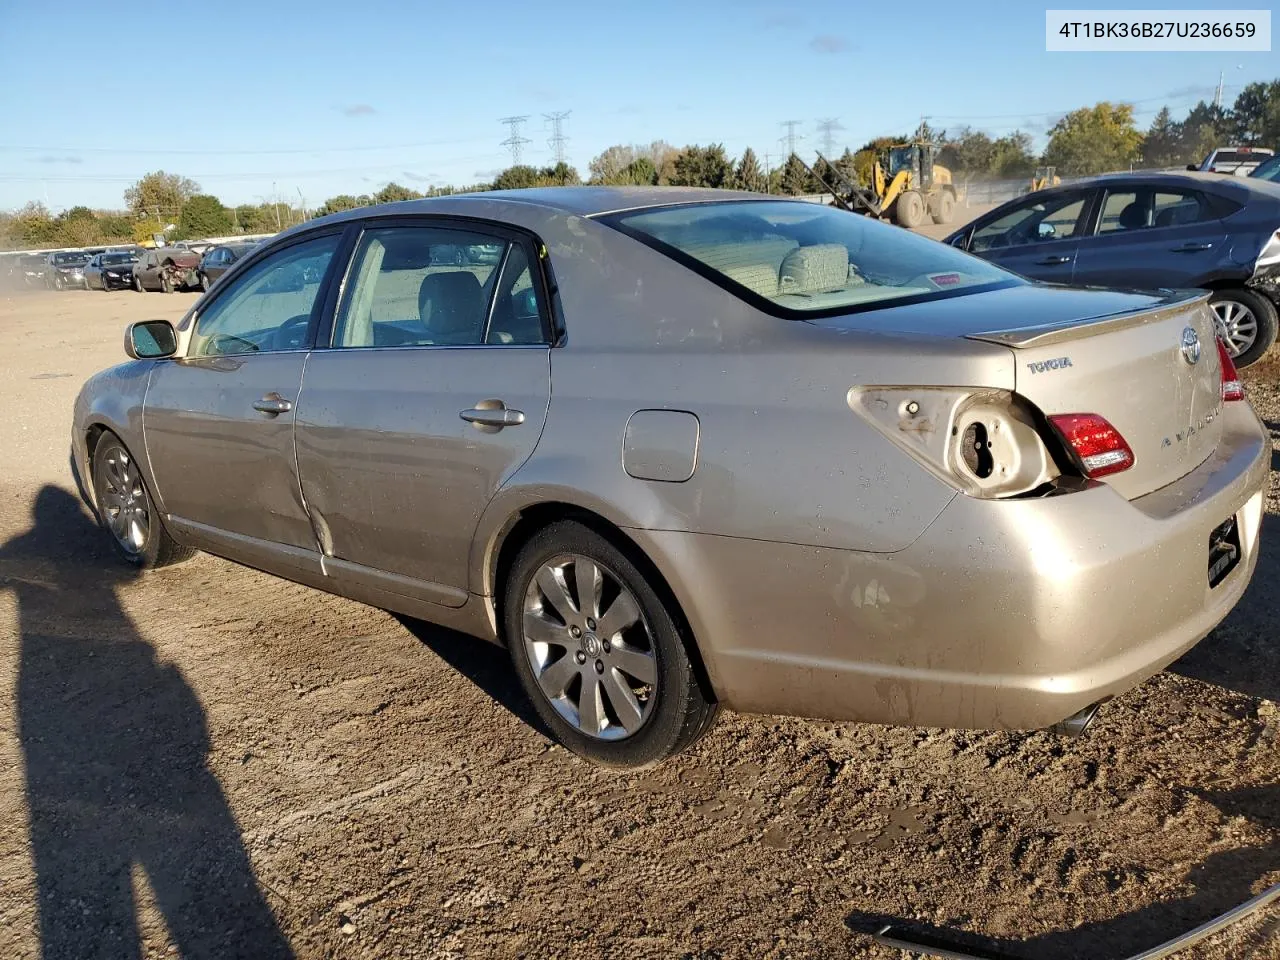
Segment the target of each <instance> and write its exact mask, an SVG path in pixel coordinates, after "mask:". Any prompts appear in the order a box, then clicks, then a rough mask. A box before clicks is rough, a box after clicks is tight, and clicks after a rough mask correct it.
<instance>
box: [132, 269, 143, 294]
mask: <svg viewBox="0 0 1280 960" xmlns="http://www.w3.org/2000/svg"><path fill="white" fill-rule="evenodd" d="M133 289H135V290H137V291H138V292H139V293H142V292H143V291H142V278H141V277H140V276H138V275H137V274H136V273H135V274H134V275H133Z"/></svg>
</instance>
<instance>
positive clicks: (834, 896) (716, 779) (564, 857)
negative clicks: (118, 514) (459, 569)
mask: <svg viewBox="0 0 1280 960" xmlns="http://www.w3.org/2000/svg"><path fill="white" fill-rule="evenodd" d="M191 300H192V296H190V295H181V294H178V295H171V296H165V295H163V294H134V293H113V294H103V293H98V292H94V293H87V292H86V293H65V294H53V293H33V294H23V295H13V296H9V297H7V298H5V297H3V296H0V330H3V331H4V335H5V336H4V342H5V349H4V352H3V355H2V359H0V404H2V408H3V409H4V410H5V411H7V415H6V416H5V417H4V418H3V421H2V422H0V445H2V448H3V449H5V450H8V451H9V452H8V454H6V455H5V456H4V458H3V461H4V467H3V469H0V823H2V824H3V825H4V828H3V830H0V957H4V958H14V960H18V958H29V957H36V956H38V955H41V953H42V948H43V956H44V957H46V958H48V960H62V958H71V957H77V958H78V957H104V958H107V957H110V958H117V957H129V956H146V957H169V956H174V955H181V956H185V957H216V958H226V957H261V958H278V957H287V956H297V957H304V958H313V957H316V958H318V957H334V958H383V957H412V958H453V957H477V956H496V957H519V956H524V957H546V956H557V957H560V956H564V957H627V958H639V957H663V958H666V957H682V958H683V957H687V958H722V957H723V958H730V957H733V958H736V957H753V958H754V957H814V958H826V957H836V956H847V957H866V958H892V957H899V956H902V955H901V954H899V953H898V952H897V951H895V950H890V949H886V948H882V947H880V946H878V945H876V944H875V943H874V942H873V941H872V940H871V939H870V938H869V937H867V936H866V931H868V930H873V929H875V928H876V926H877V924H879V923H881V922H882V921H883V920H885V919H888V918H897V919H901V920H905V921H910V922H912V923H915V924H918V925H923V926H925V927H939V928H947V929H949V930H956V931H967V932H969V933H970V934H974V935H978V934H980V935H982V937H983V938H985V939H981V940H969V941H967V942H969V943H974V944H979V943H982V944H986V945H987V946H988V948H991V947H998V948H999V949H1002V950H1004V951H1006V952H1007V953H1008V954H1009V955H1011V956H1017V957H1024V958H1037V960H1067V958H1089V960H1106V958H1113V957H1123V956H1128V955H1130V954H1133V953H1136V952H1138V951H1139V950H1142V949H1145V948H1148V947H1150V946H1153V945H1154V944H1156V943H1159V942H1161V941H1163V940H1165V939H1166V938H1168V937H1170V936H1172V935H1175V934H1177V933H1180V932H1183V931H1185V930H1187V929H1190V928H1191V927H1194V926H1196V925H1198V924H1200V923H1202V922H1204V921H1205V920H1207V919H1209V918H1210V917H1213V916H1215V915H1217V914H1218V913H1220V912H1222V911H1224V910H1226V909H1229V908H1230V907H1232V906H1235V905H1236V904H1238V903H1240V902H1242V901H1244V900H1246V899H1248V898H1249V897H1250V896H1251V895H1252V894H1254V893H1256V892H1258V891H1259V890H1261V889H1263V888H1264V887H1265V886H1267V885H1269V884H1272V883H1276V882H1280V844H1278V843H1277V836H1278V834H1277V830H1280V753H1278V751H1277V736H1278V735H1280V713H1278V712H1277V708H1276V701H1277V700H1280V645H1278V644H1277V642H1276V640H1275V636H1276V630H1275V623H1276V617H1277V614H1280V552H1278V550H1277V547H1276V544H1277V543H1280V519H1278V518H1277V510H1280V502H1278V501H1277V498H1276V491H1275V490H1274V489H1273V491H1272V496H1271V497H1270V498H1269V500H1268V504H1267V509H1268V513H1267V516H1266V519H1265V526H1264V534H1263V549H1262V556H1261V562H1260V566H1259V568H1258V572H1257V575H1256V578H1255V580H1254V583H1253V585H1252V587H1251V588H1250V590H1249V592H1248V594H1247V596H1246V597H1245V600H1244V602H1243V603H1242V604H1241V606H1240V607H1239V608H1238V609H1237V610H1236V611H1235V612H1234V613H1233V614H1232V615H1231V616H1230V618H1229V619H1228V620H1227V621H1226V622H1225V623H1224V624H1223V625H1222V626H1221V627H1220V628H1219V629H1218V630H1217V631H1215V632H1214V634H1213V635H1212V636H1210V637H1209V638H1208V639H1206V640H1205V641H1204V642H1203V643H1202V644H1200V645H1199V646H1198V647H1197V648H1196V649H1195V650H1194V651H1193V652H1192V653H1191V654H1189V655H1188V656H1187V657H1185V658H1184V659H1183V660H1182V661H1180V662H1179V663H1177V664H1176V665H1175V666H1174V667H1173V668H1172V669H1171V670H1170V671H1169V672H1167V673H1165V674H1162V675H1160V676H1158V677H1156V678H1154V679H1153V680H1151V681H1149V682H1148V683H1146V684H1144V685H1143V686H1142V687H1140V688H1139V689H1137V690H1135V691H1133V692H1132V693H1130V694H1128V695H1126V696H1124V697H1122V698H1120V699H1118V700H1116V701H1113V702H1111V703H1109V704H1108V705H1106V706H1105V707H1104V709H1103V711H1102V714H1101V716H1100V719H1099V720H1098V722H1097V723H1096V724H1095V726H1094V727H1093V728H1092V729H1091V730H1090V731H1089V733H1088V734H1087V735H1086V736H1084V737H1083V738H1080V739H1076V740H1061V739H1056V738H1054V737H1053V736H1051V735H1048V734H1044V733H1032V734H1004V733H972V732H968V733H966V732H950V731H941V730H932V729H891V728H886V727H877V726H860V725H851V724H850V725H845V724H831V723H820V722H811V721H804V720H793V719H783V718H775V717H748V716H737V715H732V714H729V715H722V717H721V720H720V723H719V724H718V725H717V727H716V728H715V730H714V731H713V732H712V733H711V735H710V736H708V737H707V738H706V739H705V740H703V741H702V742H701V743H700V744H698V745H697V746H696V747H695V748H694V749H693V750H692V751H691V752H690V753H688V754H686V755H684V756H682V757H679V758H677V759H676V760H674V761H672V762H669V763H667V764H666V765H663V766H661V767H658V768H657V769H655V770H651V771H647V772H644V773H639V774H619V773H613V772H606V771H603V770H599V769H595V768H593V767H591V766H588V765H587V764H585V763H583V762H581V761H579V760H577V759H575V758H574V757H572V756H571V755H569V754H567V753H566V752H565V751H564V750H562V749H560V748H558V747H556V746H554V745H553V744H552V743H551V741H550V740H549V739H548V738H547V737H546V736H545V735H544V733H543V732H542V731H541V730H539V729H538V728H537V726H536V722H535V721H534V720H533V718H532V716H531V714H530V712H529V711H528V710H527V709H526V708H525V706H524V704H523V703H522V700H521V697H520V694H519V691H518V689H517V687H516V684H515V681H514V680H513V678H512V676H511V675H510V673H509V671H508V668H507V665H506V661H505V655H504V654H503V653H502V652H501V651H499V650H497V649H495V648H492V647H490V646H487V645H485V644H483V643H481V642H479V641H475V640H472V639H470V638H467V637H464V636H460V635H456V634H452V633H449V632H446V631H442V630H439V629H436V628H433V627H431V626H429V625H427V624H423V623H419V622H414V621H411V620H407V619H401V618H397V617H394V616H391V615H389V614H386V613H382V612H380V611H378V610H374V609H371V608H369V607H365V606H362V605H360V604H357V603H353V602H350V601H346V600H342V599H338V598H336V597H331V596H328V595H326V594H322V593H318V592H315V591H312V590H309V589H307V588H304V587H300V586H294V585H292V584H289V583H285V582H283V581H281V580H276V579H273V578H271V577H268V576H265V575H262V574H259V573H256V572H254V571H252V570H249V569H246V568H244V567H239V566H236V565H234V564H231V563H228V562H225V561H222V560H218V559H215V558H213V557H209V556H200V557H198V558H197V559H196V560H194V561H192V562H190V563H188V564H186V565H183V566H179V567H175V568H170V569H167V570H164V571H161V572H158V573H155V574H152V575H148V576H143V577H137V578H135V577H132V576H130V574H129V571H127V570H126V569H125V568H124V567H123V566H122V565H121V564H119V563H117V562H116V561H115V560H114V559H113V557H112V556H111V554H110V551H109V549H108V547H107V541H106V539H105V535H103V534H101V533H99V532H98V531H97V530H96V529H95V528H94V527H93V526H92V525H91V522H90V519H89V517H88V515H87V514H86V512H85V511H84V510H83V509H82V508H81V507H80V505H79V503H78V501H77V500H76V499H75V498H74V497H73V494H72V491H73V489H74V488H73V484H72V479H71V476H70V473H69V471H68V467H67V447H68V432H69V427H70V416H71V404H72V400H73V398H74V396H75V394H76V392H77V390H78V388H79V385H80V383H81V382H82V381H83V380H84V379H85V377H86V376H87V375H89V374H90V373H92V372H93V371H95V370H97V369H99V368H101V367H104V366H106V365H109V364H112V363H115V362H117V361H118V360H119V359H121V358H122V356H123V354H122V350H121V333H122V328H123V326H124V324H125V323H126V322H127V321H129V320H133V319H143V318H147V317H156V316H165V317H170V318H176V317H177V316H179V315H180V313H181V312H182V311H183V310H184V309H185V307H186V305H187V304H189V303H190V302H191ZM1249 387H1250V391H1251V397H1252V399H1253V401H1254V403H1255V405H1256V407H1257V409H1258V411H1259V413H1260V414H1261V415H1262V417H1263V418H1264V419H1265V420H1266V421H1267V422H1268V425H1269V426H1270V428H1271V429H1272V431H1273V434H1274V435H1275V436H1276V437H1277V438H1278V439H1280V381H1278V380H1277V379H1275V377H1274V371H1269V370H1263V371H1262V373H1261V375H1254V376H1251V377H1249ZM1277 463H1280V460H1278V461H1277ZM1134 600H1135V602H1153V601H1152V600H1151V598H1144V597H1135V598H1134ZM38 907H39V909H38ZM38 918H40V920H42V921H43V922H42V923H41V922H39V921H38ZM1185 956H1187V957H1197V958H1215V960H1227V958H1231V960H1236V958H1242V957H1280V910H1272V911H1270V912H1267V913H1264V914H1260V915H1257V916H1256V917H1255V918H1254V919H1253V920H1251V921H1248V922H1245V923H1243V924H1241V925H1239V926H1237V927H1235V928H1233V929H1232V930H1231V931H1229V932H1227V933H1225V934H1220V935H1218V936H1217V937H1215V938H1214V939H1212V940H1211V941H1209V942H1207V943H1206V944H1205V945H1203V946H1201V947H1199V948H1197V949H1195V950H1192V951H1188V952H1187V953H1186V954H1185Z"/></svg>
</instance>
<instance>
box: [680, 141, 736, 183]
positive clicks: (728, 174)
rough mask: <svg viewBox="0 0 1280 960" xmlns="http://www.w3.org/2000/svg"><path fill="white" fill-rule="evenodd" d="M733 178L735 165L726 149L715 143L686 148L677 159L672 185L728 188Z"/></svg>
mask: <svg viewBox="0 0 1280 960" xmlns="http://www.w3.org/2000/svg"><path fill="white" fill-rule="evenodd" d="M732 177H733V163H732V162H730V160H729V158H728V157H726V156H725V153H724V147H723V146H722V145H721V144H718V143H713V144H711V145H710V146H707V147H700V146H697V145H696V144H695V145H693V146H690V147H685V148H684V150H683V151H681V152H680V154H679V155H678V156H677V157H676V158H675V167H674V174H673V176H672V178H671V182H672V184H674V185H675V186H679V187H727V186H729V185H730V182H731V180H732Z"/></svg>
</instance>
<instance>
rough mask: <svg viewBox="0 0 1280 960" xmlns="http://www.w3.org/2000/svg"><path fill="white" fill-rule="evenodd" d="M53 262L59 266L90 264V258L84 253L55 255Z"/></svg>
mask: <svg viewBox="0 0 1280 960" xmlns="http://www.w3.org/2000/svg"><path fill="white" fill-rule="evenodd" d="M53 262H54V263H55V264H56V265H58V266H67V265H74V264H80V263H88V262H89V258H88V256H86V255H85V254H83V253H55V254H54V255H53Z"/></svg>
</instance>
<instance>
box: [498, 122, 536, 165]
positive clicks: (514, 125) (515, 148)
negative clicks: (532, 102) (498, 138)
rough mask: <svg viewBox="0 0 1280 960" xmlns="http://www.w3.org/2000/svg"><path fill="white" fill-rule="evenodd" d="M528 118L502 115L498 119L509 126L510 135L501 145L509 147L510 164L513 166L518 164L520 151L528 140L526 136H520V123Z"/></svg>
mask: <svg viewBox="0 0 1280 960" xmlns="http://www.w3.org/2000/svg"><path fill="white" fill-rule="evenodd" d="M528 119H529V118H528V117H503V118H502V119H501V120H499V121H498V122H499V123H505V124H506V125H507V126H508V127H510V128H511V136H509V137H507V139H505V140H503V141H502V143H501V146H504V147H509V148H510V149H511V165H512V166H513V167H518V166H520V151H521V149H522V148H523V147H524V145H525V144H526V143H529V142H530V140H529V139H528V138H527V137H522V136H520V124H522V123H524V122H525V121H526V120H528Z"/></svg>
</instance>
